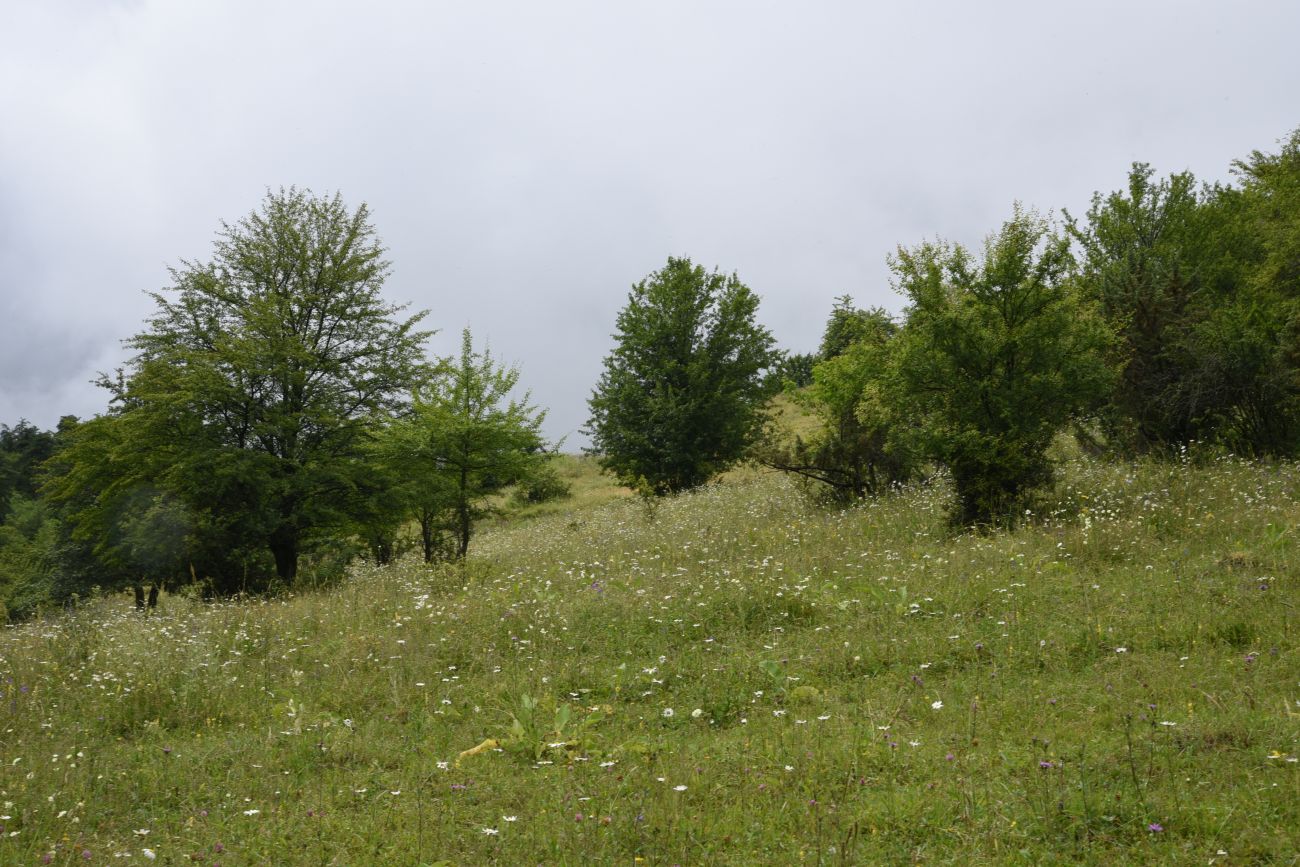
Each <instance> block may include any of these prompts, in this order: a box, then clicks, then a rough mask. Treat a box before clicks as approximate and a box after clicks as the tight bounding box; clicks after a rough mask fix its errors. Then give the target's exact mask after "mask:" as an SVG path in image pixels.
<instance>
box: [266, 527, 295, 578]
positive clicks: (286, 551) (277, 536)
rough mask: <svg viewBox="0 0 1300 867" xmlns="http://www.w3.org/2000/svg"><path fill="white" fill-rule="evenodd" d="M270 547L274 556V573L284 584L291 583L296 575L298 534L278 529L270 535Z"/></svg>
mask: <svg viewBox="0 0 1300 867" xmlns="http://www.w3.org/2000/svg"><path fill="white" fill-rule="evenodd" d="M270 547H271V556H273V557H274V558H275V574H276V575H277V576H278V577H279V578H280V580H281V581H283V582H284V583H285V584H288V585H292V584H293V581H294V579H295V578H297V577H298V534H297V533H294V532H293V531H292V530H278V531H276V532H275V533H274V534H273V535H272V536H271V543H270Z"/></svg>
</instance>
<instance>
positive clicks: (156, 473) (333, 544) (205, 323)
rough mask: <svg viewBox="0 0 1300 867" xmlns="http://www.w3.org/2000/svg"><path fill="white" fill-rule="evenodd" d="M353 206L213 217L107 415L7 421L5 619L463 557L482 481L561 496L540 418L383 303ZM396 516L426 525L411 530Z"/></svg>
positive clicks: (275, 200) (494, 371)
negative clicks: (416, 556) (121, 596)
mask: <svg viewBox="0 0 1300 867" xmlns="http://www.w3.org/2000/svg"><path fill="white" fill-rule="evenodd" d="M387 272H388V263H387V262H386V261H385V260H384V258H383V248H382V247H381V245H380V244H379V242H378V240H377V239H376V238H375V234H374V230H373V228H372V226H371V224H370V221H369V215H368V212H367V210H366V208H365V206H364V205H363V206H361V207H360V208H358V209H356V210H350V209H348V208H347V207H346V206H345V205H344V204H343V202H342V201H341V200H340V198H339V197H338V196H334V197H332V198H318V197H314V196H312V195H311V194H310V193H307V192H304V191H299V190H296V189H290V190H281V191H279V192H278V193H273V194H268V196H267V198H266V199H265V201H264V202H263V204H262V207H261V209H260V210H258V211H256V212H254V213H252V214H250V215H249V216H248V217H246V218H244V219H243V220H240V221H239V222H237V223H234V224H223V226H222V229H221V231H220V232H219V234H218V240H217V243H216V245H215V250H214V255H213V258H212V259H211V260H210V261H208V262H186V263H183V264H182V265H181V266H180V267H179V268H176V269H173V271H172V272H171V277H172V285H171V287H170V288H169V289H168V290H166V291H164V292H160V293H156V294H155V295H154V296H153V297H154V300H155V302H156V308H155V312H154V314H153V316H152V317H151V318H150V319H149V320H148V321H147V322H146V324H145V327H144V329H143V330H142V331H141V332H140V333H139V334H137V335H135V336H134V337H133V338H131V339H130V340H129V341H127V345H128V346H129V347H131V348H132V349H133V350H134V351H135V353H136V354H135V355H134V357H133V358H132V359H131V361H130V362H129V364H128V365H127V366H126V367H124V368H123V369H121V370H118V371H116V373H115V374H113V375H111V376H103V377H102V378H101V381H100V384H101V385H102V386H103V387H104V388H105V389H106V391H107V392H108V394H109V396H110V399H111V400H110V407H109V410H108V411H107V412H105V413H104V414H102V415H100V416H97V417H95V418H93V419H90V420H88V421H78V420H76V419H74V418H65V419H64V420H63V421H62V422H61V423H60V425H59V429H58V431H57V432H54V433H46V432H41V431H38V430H36V429H35V428H33V427H32V426H31V425H29V424H26V423H19V424H18V426H17V427H15V428H12V429H10V428H7V427H5V428H2V429H0V458H2V462H0V470H2V473H3V474H2V475H0V484H3V488H0V495H2V496H0V504H3V511H2V512H0V516H3V517H4V518H5V522H4V525H3V527H2V528H0V602H3V605H4V608H5V609H6V611H7V614H8V616H10V617H21V616H25V615H28V614H30V613H32V612H33V611H35V610H37V609H39V608H40V607H41V606H45V605H57V604H61V603H64V602H66V601H68V600H70V599H72V598H74V597H75V596H77V595H86V594H90V593H93V592H99V591H116V590H121V589H125V588H134V590H135V595H136V600H137V603H138V604H140V605H141V606H145V605H149V604H152V603H153V602H154V601H155V600H156V599H157V595H158V591H159V589H162V588H169V589H175V588H177V587H179V586H181V585H187V584H192V585H197V588H198V589H199V590H200V591H201V592H203V593H205V594H232V593H241V592H261V591H265V590H267V589H270V588H274V587H277V586H278V587H283V588H288V587H293V586H295V585H300V584H302V583H304V582H310V583H317V584H318V583H321V582H325V581H329V580H332V579H333V578H335V577H337V576H338V575H340V574H341V572H342V569H343V567H344V566H345V565H346V563H347V562H348V561H349V560H350V559H352V558H353V557H354V556H356V555H358V554H359V553H368V554H369V555H370V556H371V557H372V558H373V559H374V560H376V561H378V562H380V563H384V562H387V561H389V560H390V559H392V558H393V557H394V556H397V555H398V554H399V553H401V550H402V548H403V546H404V545H411V544H414V545H418V547H419V548H420V549H421V552H422V554H423V556H424V558H425V559H426V560H435V559H440V558H442V559H454V558H458V557H463V556H464V555H465V553H466V551H467V549H468V547H469V544H470V538H471V533H472V530H473V526H474V523H475V521H476V520H478V519H479V518H481V517H482V516H483V515H485V514H487V513H488V512H490V511H491V510H492V504H493V502H494V500H493V495H495V494H497V493H498V492H499V491H501V490H502V489H503V488H505V487H507V486H510V485H515V486H517V487H518V489H519V491H520V492H521V496H524V497H531V498H534V499H538V498H544V497H547V496H556V495H560V494H562V493H563V492H564V485H563V483H562V482H560V480H559V479H558V478H557V477H556V474H555V471H554V470H553V469H552V468H551V467H550V466H549V465H548V461H547V458H548V456H549V453H550V451H551V448H550V446H549V444H548V443H546V441H545V440H544V438H543V436H542V433H541V423H542V420H543V418H544V412H542V411H540V410H538V409H537V408H536V407H534V406H532V405H531V404H530V403H529V399H528V397H527V395H524V396H522V397H518V398H512V397H511V393H512V391H513V390H514V388H515V385H516V383H517V380H518V376H519V374H518V371H517V370H515V369H514V368H511V367H508V366H503V365H501V364H500V363H498V362H497V361H496V360H495V359H493V358H492V357H491V355H490V354H489V353H488V352H487V351H486V350H484V351H478V350H476V349H475V347H474V345H473V342H472V340H471V337H470V334H469V332H468V331H466V332H465V333H464V335H463V340H462V347H461V351H460V353H459V355H457V356H453V357H450V358H442V359H429V358H427V357H426V355H425V352H424V348H423V344H424V341H425V338H426V337H427V336H428V334H429V332H427V331H422V330H420V327H419V326H420V322H421V320H422V318H423V316H424V314H422V313H421V314H416V315H413V316H411V315H403V313H404V311H403V310H402V308H400V307H396V306H392V305H388V304H386V303H384V302H383V300H382V299H381V297H380V294H379V292H380V287H381V285H382V283H383V280H384V278H385V276H386V275H387ZM407 526H418V528H419V532H418V537H417V538H415V539H411V538H409V536H408V534H406V533H405V532H404V528H405V527H407Z"/></svg>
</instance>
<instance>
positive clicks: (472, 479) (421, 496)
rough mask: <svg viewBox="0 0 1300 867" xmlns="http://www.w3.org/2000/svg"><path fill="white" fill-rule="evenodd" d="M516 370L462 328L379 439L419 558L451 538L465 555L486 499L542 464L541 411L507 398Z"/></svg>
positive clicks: (486, 510) (453, 548) (515, 380)
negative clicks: (416, 533) (449, 352)
mask: <svg viewBox="0 0 1300 867" xmlns="http://www.w3.org/2000/svg"><path fill="white" fill-rule="evenodd" d="M518 381H519V370H518V369H517V368H514V367H505V366H502V365H499V364H498V363H497V362H496V361H494V360H493V358H492V356H491V354H490V353H489V352H488V350H486V349H485V350H484V351H483V352H481V353H478V352H475V351H474V345H473V340H472V338H471V337H470V332H469V330H468V329H466V330H465V331H464V333H463V334H462V337H461V351H460V356H459V357H458V358H448V359H445V360H444V361H443V362H442V364H441V365H440V366H439V368H438V371H437V373H436V375H435V376H434V377H433V378H432V379H431V381H430V382H429V383H428V384H427V385H425V386H423V387H421V388H420V389H418V390H417V391H416V392H415V397H414V401H413V404H412V408H411V412H410V414H409V415H408V416H406V417H404V418H402V419H400V420H398V421H397V422H395V423H394V424H393V425H392V427H391V428H390V429H389V431H388V432H387V434H386V435H385V437H384V445H383V451H384V453H385V454H386V455H387V461H388V463H389V466H390V467H391V468H392V469H393V470H394V472H395V475H396V476H397V477H398V478H401V479H403V480H404V481H403V482H402V483H401V486H400V487H399V489H398V492H397V493H398V496H400V497H402V499H403V501H404V502H406V503H407V505H408V509H409V513H410V514H411V515H412V517H414V518H415V519H416V520H417V521H418V522H419V524H420V535H421V541H422V543H423V549H424V558H425V560H426V561H430V560H433V559H434V558H435V557H436V556H437V554H438V553H439V551H440V549H441V545H440V536H441V535H442V534H443V533H447V534H449V535H450V537H451V546H450V553H451V554H452V555H453V556H455V557H457V558H461V557H464V556H465V554H466V552H467V551H468V550H469V543H470V537H471V535H472V533H473V528H474V522H475V521H477V520H478V519H480V518H482V517H484V516H485V515H488V514H491V512H492V508H491V504H490V498H491V497H492V496H493V495H494V494H497V493H498V492H500V491H501V490H502V489H503V488H505V487H506V486H508V485H511V484H514V483H516V482H519V481H521V480H524V479H526V478H528V477H529V476H530V474H531V473H533V472H534V471H536V470H537V469H538V468H540V467H541V466H542V464H543V461H544V458H545V456H546V443H545V440H544V439H543V437H542V432H541V426H542V421H543V420H544V419H545V417H546V413H545V412H544V411H541V410H538V409H537V408H535V407H533V406H531V405H529V402H528V401H529V395H528V394H525V395H524V396H523V398H522V399H518V400H508V398H509V395H510V392H511V391H512V390H513V389H514V387H515V385H516V384H517V383H518Z"/></svg>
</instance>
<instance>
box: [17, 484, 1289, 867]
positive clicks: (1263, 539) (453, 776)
mask: <svg viewBox="0 0 1300 867" xmlns="http://www.w3.org/2000/svg"><path fill="white" fill-rule="evenodd" d="M589 470H590V467H589V465H582V464H581V462H579V463H577V464H575V468H574V472H575V473H576V474H581V473H589ZM589 483H590V485H591V487H590V488H587V489H585V490H586V493H580V494H579V495H578V496H576V497H575V498H574V500H573V501H570V502H568V503H567V504H561V505H562V508H556V509H547V510H538V512H537V513H535V514H533V515H532V516H531V517H529V518H528V519H527V520H516V521H510V522H503V523H499V524H496V525H493V526H490V527H487V528H485V529H484V530H483V532H482V533H481V534H480V535H479V536H478V538H477V539H476V541H475V549H474V551H473V553H472V556H471V558H470V560H469V561H468V562H467V563H466V564H465V566H464V568H456V567H441V568H436V569H431V568H425V567H423V566H422V565H420V564H418V563H415V562H412V561H407V562H403V563H402V564H400V565H398V566H395V567H392V568H388V569H374V568H364V567H363V568H359V569H357V570H356V571H355V574H354V575H353V577H352V578H351V579H350V580H349V581H348V582H347V583H346V584H345V585H344V586H343V587H341V588H339V589H337V590H334V591H331V592H329V593H318V594H303V595H300V596H294V597H288V598H282V599H275V600H270V601H247V602H228V603H220V604H204V603H201V602H199V601H196V600H191V599H187V598H183V597H176V596H173V597H165V598H164V600H163V602H162V604H161V607H160V609H159V611H158V612H157V613H156V614H154V615H152V616H149V617H140V616H138V615H136V614H135V613H134V612H132V611H131V610H130V606H129V604H128V601H127V600H125V599H121V598H114V599H109V600H102V601H97V602H93V603H91V604H87V605H85V606H83V607H82V608H81V609H80V610H78V611H76V612H74V613H71V614H67V615H61V616H59V617H54V618H51V619H48V620H46V621H43V622H40V623H31V624H27V625H23V626H19V627H14V628H9V629H7V630H5V631H4V632H3V633H0V657H2V660H0V691H3V696H2V697H0V801H3V815H4V816H6V817H8V818H4V819H2V820H0V824H3V825H4V830H3V832H0V863H3V864H37V863H40V859H41V858H42V856H44V855H49V856H51V860H52V862H53V863H55V864H74V863H75V864H82V863H87V862H86V861H85V860H83V859H82V853H83V852H88V853H89V854H90V858H89V863H115V864H118V863H136V864H138V863H141V862H143V861H144V860H145V856H144V854H143V850H144V849H145V848H149V849H150V850H151V851H152V852H154V853H155V854H156V861H155V862H154V863H160V864H161V863H167V864H180V863H191V862H192V861H193V860H199V859H201V860H202V862H203V863H206V864H213V863H221V864H226V865H234V864H239V865H243V864H420V863H425V864H435V863H439V862H445V863H452V864H467V865H468V864H482V863H487V862H491V861H497V862H499V863H504V864H539V863H544V864H582V863H627V864H631V863H638V862H637V859H642V863H645V864H797V863H806V864H816V863H820V864H839V863H851V864H855V863H911V862H924V863H967V864H970V863H1023V864H1050V863H1073V862H1085V863H1097V864H1117V863H1186V864H1206V863H1210V862H1211V861H1213V862H1214V863H1294V862H1295V860H1296V857H1297V851H1300V763H1297V762H1296V761H1295V759H1296V757H1297V756H1300V743H1297V741H1298V740H1300V703H1298V702H1300V654H1298V652H1297V641H1296V630H1297V626H1298V625H1300V621H1298V620H1297V610H1296V608H1297V604H1300V594H1298V593H1297V584H1296V581H1297V574H1298V571H1300V570H1298V568H1297V566H1298V564H1300V560H1297V553H1296V543H1297V540H1296V530H1295V527H1296V526H1297V523H1300V505H1298V504H1297V492H1298V491H1300V468H1297V467H1296V466H1294V465H1290V464H1282V465H1273V466H1255V465H1250V464H1245V463H1240V462H1236V461H1220V462H1215V463H1210V464H1207V465H1205V466H1200V467H1196V466H1190V465H1161V464H1147V463H1143V464H1139V465H1128V464H1106V463H1100V462H1088V461H1082V460H1076V461H1072V462H1071V463H1070V464H1068V465H1067V466H1066V468H1065V470H1064V473H1063V478H1062V482H1061V485H1060V486H1059V489H1058V493H1057V494H1056V495H1055V496H1054V497H1053V498H1051V499H1050V500H1047V501H1045V502H1044V503H1043V504H1042V506H1041V508H1040V509H1039V514H1037V515H1034V516H1031V518H1030V519H1029V520H1027V521H1026V522H1025V523H1024V524H1023V525H1022V526H1021V527H1020V528H1019V529H1017V530H1016V531H1014V532H1009V533H1000V534H995V535H987V536H981V535H969V534H967V535H953V534H951V533H950V532H949V531H948V530H947V528H946V524H945V519H944V509H945V505H946V503H947V496H948V490H947V488H946V486H945V485H944V484H942V483H941V482H940V483H936V484H934V485H932V486H929V487H926V486H918V487H915V488H912V489H908V490H905V491H901V492H899V493H897V494H894V495H891V496H889V497H886V498H884V499H881V500H878V501H875V502H869V503H864V504H862V505H861V506H859V507H857V508H853V509H850V510H847V511H828V510H826V509H824V508H822V507H819V506H817V505H815V504H812V503H810V502H809V501H808V499H807V498H805V497H804V496H802V495H801V492H800V490H799V488H798V487H797V486H796V485H794V484H793V483H792V482H790V481H788V480H787V479H784V478H781V477H778V476H772V475H768V474H763V473H759V472H756V471H746V472H741V473H737V474H733V475H732V476H731V477H729V478H728V479H727V480H726V482H725V483H723V484H720V485H716V486H712V487H709V488H706V489H703V490H700V491H697V492H695V493H692V494H689V495H685V496H681V497H678V498H675V499H672V500H669V501H667V502H665V503H663V504H662V505H660V506H659V507H658V508H657V509H656V510H654V511H653V512H650V511H648V510H647V509H646V508H645V506H644V505H643V504H642V503H641V502H639V501H638V500H636V499H635V498H628V497H625V496H616V495H613V494H609V495H606V494H604V493H600V489H599V483H598V482H597V481H596V480H595V479H594V478H593V479H590V480H589ZM524 696H530V697H531V698H532V699H534V700H535V702H536V704H537V707H536V708H534V709H532V710H531V711H529V710H528V709H526V708H525V707H523V701H524ZM566 705H567V706H568V707H569V711H568V716H569V719H568V721H567V722H565V723H564V725H563V726H562V727H561V728H562V731H558V732H557V731H555V730H554V729H555V728H556V723H557V720H556V713H557V710H559V709H561V708H563V707H564V706H566ZM669 709H671V715H668V711H669ZM697 711H698V713H697ZM564 713H565V712H564V711H563V710H560V715H561V717H563V715H564ZM512 714H513V716H514V717H516V718H519V719H520V722H521V725H520V726H519V727H518V729H516V730H513V731H512ZM488 738H492V739H496V740H498V741H499V744H498V745H497V747H496V748H492V747H490V746H489V747H488V748H486V749H485V750H484V751H482V752H481V753H479V754H477V755H473V756H469V757H466V758H465V759H463V760H462V761H461V763H460V765H459V766H457V763H456V760H457V756H458V755H459V754H460V753H461V752H462V751H465V750H467V749H469V748H471V747H474V746H476V745H478V744H480V743H481V742H482V741H484V740H485V739H488ZM506 817H513V820H510V819H507V818H506ZM1155 828H1159V829H1161V830H1154V829H1155ZM145 831H147V834H146V833H142V832H145ZM1220 851H1223V852H1226V853H1228V854H1227V855H1226V856H1224V855H1220V854H1218V853H1219V852H1220ZM116 853H130V854H131V855H132V858H131V860H130V861H127V860H125V859H122V860H117V859H115V858H114V855H115V854H116Z"/></svg>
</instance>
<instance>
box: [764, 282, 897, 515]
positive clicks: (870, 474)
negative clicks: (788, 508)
mask: <svg viewBox="0 0 1300 867" xmlns="http://www.w3.org/2000/svg"><path fill="white" fill-rule="evenodd" d="M844 321H851V322H853V323H854V329H853V330H854V333H855V334H856V337H855V338H854V340H853V341H852V342H850V343H849V344H847V345H845V346H842V347H840V348H839V349H838V350H837V351H836V352H834V353H833V354H832V355H831V356H829V357H828V358H826V359H825V360H823V361H820V362H818V363H817V364H816V366H814V367H813V370H812V383H811V384H810V385H809V386H808V387H807V388H804V389H792V390H791V391H790V392H789V394H790V399H791V400H793V401H794V402H795V403H796V404H798V405H799V406H802V407H803V408H804V409H806V410H808V411H810V412H811V413H812V414H813V415H814V416H816V418H817V420H818V421H819V422H820V423H821V425H820V429H819V430H818V431H817V432H816V433H814V434H812V435H810V436H809V437H807V438H806V439H805V438H803V437H801V436H797V435H794V436H791V435H790V434H789V433H787V432H784V431H781V430H780V429H779V428H778V427H777V426H776V425H775V424H773V425H772V426H770V428H769V430H768V432H767V435H766V436H765V438H764V441H763V442H762V443H761V444H760V445H759V446H758V447H756V449H755V451H754V457H755V459H756V460H757V461H758V462H759V463H761V464H763V465H765V466H769V467H771V468H773V469H778V470H783V471H785V472H790V473H795V474H796V475H799V476H803V477H804V478H807V479H813V480H815V481H817V482H820V483H821V484H822V485H824V486H825V491H826V492H827V493H828V495H829V497H830V499H831V500H832V501H834V502H838V503H847V502H850V501H852V500H855V499H858V498H860V497H864V496H867V495H869V494H877V493H880V492H881V491H882V490H884V489H885V488H887V487H888V486H889V485H893V484H897V483H899V482H903V481H906V480H907V479H908V478H909V477H910V476H911V474H912V473H913V471H914V470H915V459H914V456H913V454H912V450H911V448H910V446H909V443H908V442H907V440H906V438H905V437H901V436H898V433H899V431H900V429H901V427H902V425H901V424H900V422H899V420H898V419H896V418H894V416H893V414H892V413H891V412H890V411H889V409H888V407H887V406H886V405H885V404H884V403H883V402H882V400H881V396H882V385H883V383H884V381H885V378H886V375H887V373H888V371H889V364H890V361H889V359H890V353H891V352H892V350H893V346H894V338H895V336H896V334H897V332H898V326H897V325H896V324H895V323H894V321H893V320H892V319H891V318H890V316H889V314H888V313H886V312H885V311H884V310H881V309H879V308H876V309H872V310H855V309H853V307H852V304H851V302H850V301H849V300H848V299H847V297H846V298H842V299H839V300H838V301H837V302H836V307H835V313H834V314H832V317H831V321H830V323H829V324H828V325H827V337H826V338H823V340H822V345H823V347H825V346H826V345H827V343H828V340H830V339H831V334H832V329H835V328H837V326H838V325H839V324H842V323H843V322H844Z"/></svg>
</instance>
